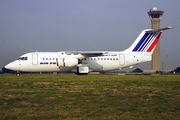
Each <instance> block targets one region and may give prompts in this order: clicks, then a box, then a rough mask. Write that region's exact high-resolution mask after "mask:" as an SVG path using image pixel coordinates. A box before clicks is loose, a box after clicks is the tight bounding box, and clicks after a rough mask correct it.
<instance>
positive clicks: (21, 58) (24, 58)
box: [18, 57, 28, 60]
mask: <svg viewBox="0 0 180 120" xmlns="http://www.w3.org/2000/svg"><path fill="white" fill-rule="evenodd" d="M18 60H28V57H20V58H18Z"/></svg>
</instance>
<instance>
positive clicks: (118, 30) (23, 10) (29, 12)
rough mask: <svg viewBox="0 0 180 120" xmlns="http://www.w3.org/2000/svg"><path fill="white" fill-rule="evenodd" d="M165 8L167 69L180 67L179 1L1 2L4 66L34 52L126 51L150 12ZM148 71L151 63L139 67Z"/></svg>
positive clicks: (163, 58) (0, 56)
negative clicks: (169, 27)
mask: <svg viewBox="0 0 180 120" xmlns="http://www.w3.org/2000/svg"><path fill="white" fill-rule="evenodd" d="M154 6H156V7H157V8H158V9H159V10H163V11H164V15H163V17H162V20H161V27H167V26H176V28H175V29H173V30H168V31H165V32H164V33H163V34H162V36H161V63H162V62H164V69H175V68H176V67H178V66H180V64H179V63H180V62H179V59H180V53H179V52H180V47H179V46H180V27H179V26H180V22H179V21H180V1H179V0H171V1H170V0H124V1H121V0H0V69H1V68H2V67H3V66H5V65H6V64H7V63H9V62H11V61H13V60H15V59H17V58H18V57H19V56H20V55H22V54H25V53H27V52H33V51H36V50H38V51H42V52H43V51H44V52H47V51H49V52H57V51H65V50H75V51H76V50H81V51H87V50H111V51H114V50H116V51H117V50H124V49H126V48H127V47H129V46H130V45H131V44H132V43H133V41H134V40H135V39H136V38H137V36H138V35H139V34H140V32H141V31H142V30H143V29H147V28H150V27H151V23H150V19H149V17H148V15H147V12H148V11H149V9H150V8H152V7H154ZM136 67H140V68H141V69H150V63H147V64H142V65H139V66H135V67H134V68H133V69H135V68H136Z"/></svg>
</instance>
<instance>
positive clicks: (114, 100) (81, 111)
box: [0, 74, 180, 120]
mask: <svg viewBox="0 0 180 120" xmlns="http://www.w3.org/2000/svg"><path fill="white" fill-rule="evenodd" d="M0 119H2V120H4V119H78V120H79V119H80V120H81V119H90V120H91V119H93V120H94V119H96V120H98V119H99V120H102V119H133V120H134V119H180V76H179V75H155V76H153V75H149V76H131V75H129V76H118V75H88V76H77V75H73V74H64V75H63V74H58V75H21V76H19V77H16V76H15V75H0Z"/></svg>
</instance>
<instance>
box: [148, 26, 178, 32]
mask: <svg viewBox="0 0 180 120" xmlns="http://www.w3.org/2000/svg"><path fill="white" fill-rule="evenodd" d="M173 28H175V27H165V28H160V29H150V30H147V31H145V32H147V33H151V32H157V31H164V30H168V29H173Z"/></svg>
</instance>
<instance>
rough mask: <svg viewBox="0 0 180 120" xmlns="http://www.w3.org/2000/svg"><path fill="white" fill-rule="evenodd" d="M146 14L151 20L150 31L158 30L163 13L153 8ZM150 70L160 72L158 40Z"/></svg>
mask: <svg viewBox="0 0 180 120" xmlns="http://www.w3.org/2000/svg"><path fill="white" fill-rule="evenodd" d="M147 13H148V15H149V17H150V20H151V29H158V28H160V21H161V17H162V15H163V13H164V11H161V10H158V9H157V8H156V7H153V8H152V9H150V11H149V12H147ZM151 69H152V70H156V71H158V70H160V40H159V41H158V43H157V45H156V48H155V50H154V52H153V55H152V61H151Z"/></svg>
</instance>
